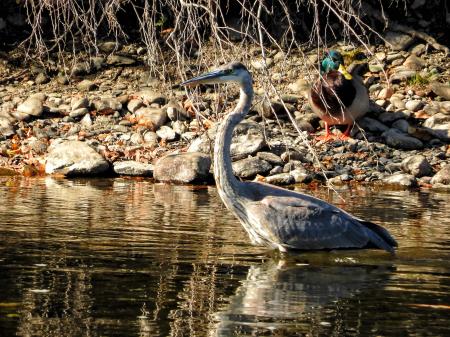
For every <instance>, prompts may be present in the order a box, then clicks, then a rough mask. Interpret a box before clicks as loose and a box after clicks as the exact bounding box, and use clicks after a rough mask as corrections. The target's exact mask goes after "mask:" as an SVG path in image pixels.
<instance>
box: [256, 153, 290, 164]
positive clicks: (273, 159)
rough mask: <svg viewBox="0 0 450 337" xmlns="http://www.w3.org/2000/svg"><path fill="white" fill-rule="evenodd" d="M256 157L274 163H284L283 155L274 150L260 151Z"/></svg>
mask: <svg viewBox="0 0 450 337" xmlns="http://www.w3.org/2000/svg"><path fill="white" fill-rule="evenodd" d="M256 157H257V158H259V159H261V160H265V161H266V162H268V163H270V164H273V165H284V162H283V160H282V159H281V157H280V156H277V155H276V154H275V153H272V152H258V153H257V154H256Z"/></svg>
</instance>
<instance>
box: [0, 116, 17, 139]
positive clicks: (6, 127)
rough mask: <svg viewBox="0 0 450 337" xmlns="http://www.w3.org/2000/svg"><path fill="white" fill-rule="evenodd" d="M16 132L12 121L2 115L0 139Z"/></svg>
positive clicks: (0, 119) (0, 118)
mask: <svg viewBox="0 0 450 337" xmlns="http://www.w3.org/2000/svg"><path fill="white" fill-rule="evenodd" d="M13 134H14V128H13V126H12V125H11V122H10V121H9V120H8V119H7V118H5V117H0V139H1V138H2V137H9V136H12V135H13Z"/></svg>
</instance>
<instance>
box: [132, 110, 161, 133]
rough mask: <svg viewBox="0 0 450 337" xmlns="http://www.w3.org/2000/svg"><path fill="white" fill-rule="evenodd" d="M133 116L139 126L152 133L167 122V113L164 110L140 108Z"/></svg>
mask: <svg viewBox="0 0 450 337" xmlns="http://www.w3.org/2000/svg"><path fill="white" fill-rule="evenodd" d="M135 114H136V117H138V119H139V120H140V123H141V124H143V125H146V126H147V127H148V128H149V129H151V130H153V131H155V130H158V129H159V128H160V127H161V126H162V125H164V124H165V123H166V120H167V113H166V111H165V110H164V109H157V108H145V107H142V108H139V109H138V110H137V111H136V112H135Z"/></svg>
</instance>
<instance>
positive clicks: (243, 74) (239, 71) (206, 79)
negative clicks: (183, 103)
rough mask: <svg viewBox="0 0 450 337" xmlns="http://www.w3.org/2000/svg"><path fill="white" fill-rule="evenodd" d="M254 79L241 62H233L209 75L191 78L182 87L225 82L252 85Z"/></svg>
mask: <svg viewBox="0 0 450 337" xmlns="http://www.w3.org/2000/svg"><path fill="white" fill-rule="evenodd" d="M251 81H252V77H251V75H250V72H249V71H248V70H247V68H246V67H245V66H244V65H243V64H242V63H239V62H232V63H229V64H226V65H224V66H221V67H219V68H217V69H216V70H213V71H211V72H209V73H206V74H203V75H200V76H197V77H194V78H191V79H190V80H187V81H184V82H183V83H181V84H180V85H185V86H187V85H188V86H194V85H198V84H216V83H225V82H237V83H239V84H244V83H246V82H247V83H250V84H251Z"/></svg>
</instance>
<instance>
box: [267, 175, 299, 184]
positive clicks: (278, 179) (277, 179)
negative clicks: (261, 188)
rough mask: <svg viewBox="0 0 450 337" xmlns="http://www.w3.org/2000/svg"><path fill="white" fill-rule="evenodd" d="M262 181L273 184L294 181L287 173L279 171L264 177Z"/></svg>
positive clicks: (291, 182)
mask: <svg viewBox="0 0 450 337" xmlns="http://www.w3.org/2000/svg"><path fill="white" fill-rule="evenodd" d="M264 181H265V182H266V183H268V184H273V185H291V184H293V183H295V180H294V177H293V176H291V175H290V174H289V173H279V174H274V175H271V176H268V177H266V178H264Z"/></svg>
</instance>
